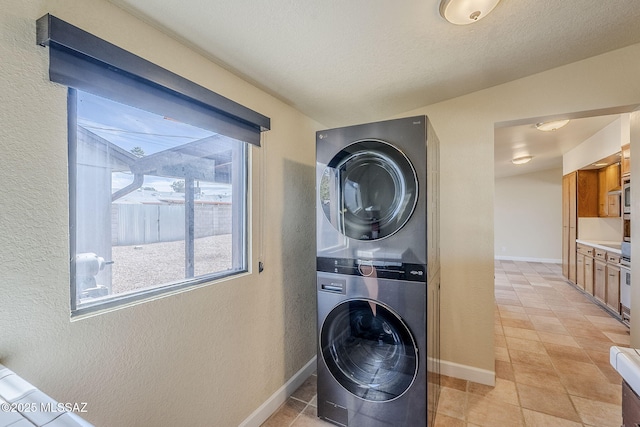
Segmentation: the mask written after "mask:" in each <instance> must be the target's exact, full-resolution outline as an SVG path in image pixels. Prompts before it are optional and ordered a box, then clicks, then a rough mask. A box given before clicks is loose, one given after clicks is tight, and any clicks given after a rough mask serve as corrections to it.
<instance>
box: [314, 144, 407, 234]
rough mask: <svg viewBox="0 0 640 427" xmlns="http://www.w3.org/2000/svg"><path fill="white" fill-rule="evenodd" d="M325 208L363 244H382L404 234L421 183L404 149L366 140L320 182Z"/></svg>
mask: <svg viewBox="0 0 640 427" xmlns="http://www.w3.org/2000/svg"><path fill="white" fill-rule="evenodd" d="M319 196H320V204H321V206H322V210H323V212H324V214H325V216H326V217H327V219H328V220H329V222H330V223H331V224H332V225H333V226H334V227H335V228H336V229H337V230H338V231H340V232H341V233H342V234H344V235H345V236H347V237H350V238H352V239H357V240H376V239H382V238H384V237H387V236H390V235H392V234H393V233H395V232H396V231H398V230H400V229H401V228H402V227H403V226H404V224H406V222H407V221H408V220H409V217H410V216H411V214H412V213H413V210H414V208H415V205H416V202H417V198H418V180H417V177H416V172H415V170H414V168H413V165H412V164H411V162H410V161H409V159H407V157H406V156H405V155H404V153H402V152H401V151H400V150H398V149H397V148H395V147H394V146H392V145H391V144H389V143H387V142H384V141H380V140H362V141H357V142H354V143H353V144H351V145H349V146H347V147H345V148H344V149H343V150H341V151H340V152H339V153H338V154H337V155H336V156H335V157H334V158H333V159H332V160H331V162H329V164H328V165H327V167H326V169H325V170H324V173H323V175H322V179H321V181H320V189H319Z"/></svg>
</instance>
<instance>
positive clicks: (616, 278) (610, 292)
mask: <svg viewBox="0 0 640 427" xmlns="http://www.w3.org/2000/svg"><path fill="white" fill-rule="evenodd" d="M607 306H609V308H611V309H612V310H613V311H615V312H616V313H618V314H620V268H619V267H617V266H614V265H607Z"/></svg>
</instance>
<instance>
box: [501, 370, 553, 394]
mask: <svg viewBox="0 0 640 427" xmlns="http://www.w3.org/2000/svg"><path fill="white" fill-rule="evenodd" d="M512 366H513V375H514V378H515V381H516V383H517V384H527V385H531V386H536V387H540V388H545V389H548V390H553V391H557V392H562V393H566V389H565V387H564V385H563V384H562V381H561V380H560V377H559V376H558V374H557V373H556V372H555V370H554V369H553V367H551V366H549V367H546V368H539V367H536V366H530V365H520V364H513V365H512Z"/></svg>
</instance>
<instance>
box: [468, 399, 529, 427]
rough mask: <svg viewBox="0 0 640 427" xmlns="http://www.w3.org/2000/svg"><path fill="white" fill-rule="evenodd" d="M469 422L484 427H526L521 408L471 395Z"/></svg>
mask: <svg viewBox="0 0 640 427" xmlns="http://www.w3.org/2000/svg"><path fill="white" fill-rule="evenodd" d="M468 405H469V409H468V412H467V422H469V423H472V424H476V425H478V426H482V427H496V426H509V427H517V426H524V420H523V417H522V410H521V408H520V407H519V406H515V405H511V404H509V403H505V402H501V401H498V400H493V399H488V398H486V397H483V396H478V395H474V394H471V393H469V402H468Z"/></svg>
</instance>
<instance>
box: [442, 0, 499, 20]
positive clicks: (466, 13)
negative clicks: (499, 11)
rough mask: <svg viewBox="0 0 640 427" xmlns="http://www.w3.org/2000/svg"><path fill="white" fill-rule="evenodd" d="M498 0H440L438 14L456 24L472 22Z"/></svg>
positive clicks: (487, 12)
mask: <svg viewBox="0 0 640 427" xmlns="http://www.w3.org/2000/svg"><path fill="white" fill-rule="evenodd" d="M499 2H500V0H442V1H441V2H440V15H442V17H443V18H444V19H446V20H447V21H449V22H451V23H452V24H456V25H467V24H472V23H474V22H476V21H478V20H480V19H482V18H484V17H485V16H487V15H488V14H489V12H491V11H492V10H493V8H494V7H496V5H497V4H498V3H499Z"/></svg>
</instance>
